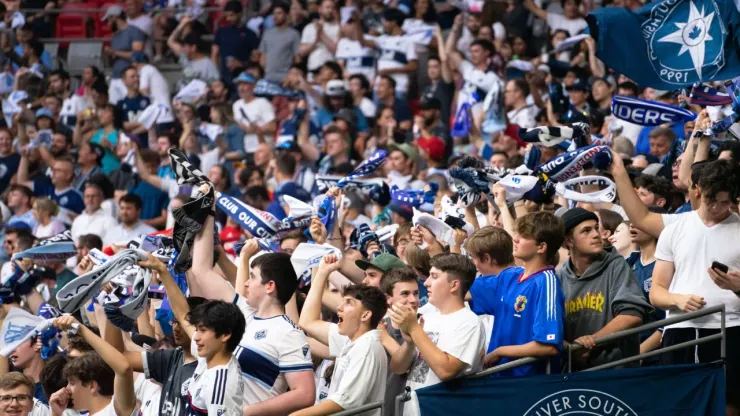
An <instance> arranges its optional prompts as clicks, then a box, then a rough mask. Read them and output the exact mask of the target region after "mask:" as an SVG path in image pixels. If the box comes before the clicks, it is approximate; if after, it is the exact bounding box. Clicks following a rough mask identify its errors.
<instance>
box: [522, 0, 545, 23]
mask: <svg viewBox="0 0 740 416" xmlns="http://www.w3.org/2000/svg"><path fill="white" fill-rule="evenodd" d="M522 5H523V6H524V7H525V8H526V9H527V10H529V12H530V13H532V14H534V15H535V16H537V17H539V18H540V19H542V20H547V12H546V11H544V10H542V9H541V8H540V7H539V6H537V5H536V4H534V1H532V0H524V2H523V3H522Z"/></svg>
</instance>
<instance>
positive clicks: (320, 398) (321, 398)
mask: <svg viewBox="0 0 740 416" xmlns="http://www.w3.org/2000/svg"><path fill="white" fill-rule="evenodd" d="M327 396H328V394H326V392H325V391H322V392H321V393H319V400H324V399H326V397H327Z"/></svg>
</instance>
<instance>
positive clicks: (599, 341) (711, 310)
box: [338, 305, 726, 416]
mask: <svg viewBox="0 0 740 416" xmlns="http://www.w3.org/2000/svg"><path fill="white" fill-rule="evenodd" d="M715 313H719V314H720V315H721V330H720V333H719V334H715V335H710V336H707V337H702V338H698V339H696V340H693V341H689V342H684V343H681V344H677V345H673V346H670V347H664V348H659V349H657V350H655V351H650V352H647V353H644V354H639V355H636V356H633V357H629V358H624V359H621V360H617V361H614V362H610V363H608V364H604V365H600V366H597V367H593V368H589V369H586V370H583V371H582V372H583V373H586V372H592V371H597V370H605V369H609V368H614V367H619V366H622V365H625V364H629V363H632V362H635V361H640V360H643V359H645V358H649V357H654V356H656V355H660V354H663V353H667V352H671V351H675V350H678V349H682V348H690V347H693V346H696V345H700V344H704V343H707V342H713V341H719V342H720V355H721V358H722V359H723V360H724V358H725V357H726V346H725V344H726V341H725V306H724V305H717V306H712V307H708V308H705V309H702V310H700V311H696V312H689V313H686V314H682V315H680V316H674V317H671V318H667V319H663V320H661V321H657V322H653V323H649V324H645V325H641V326H639V327H636V328H632V329H627V330H624V331H619V332H615V333H614V334H610V335H607V336H604V337H599V338H596V339H595V341H596V345H604V344H607V343H610V342H614V341H616V340H618V339H621V338H624V337H628V336H632V335H635V334H639V333H641V332H643V331H648V330H656V329H658V328H662V327H665V326H668V325H671V324H675V323H679V322H684V321H688V320H691V319H694V318H699V317H702V316H707V315H711V314H715ZM581 348H583V347H582V346H581V345H578V344H573V345H571V346H570V347H569V348H568V357H569V360H568V364H569V365H568V367H567V373H571V372H572V369H571V367H570V357H571V356H572V353H573V352H575V351H578V350H579V349H581ZM537 360H538V359H537V358H534V357H527V358H520V359H518V360H515V361H511V362H508V363H506V364H502V365H498V366H495V367H491V368H489V369H486V370H483V371H480V372H478V373H475V374H471V375H468V376H465V377H463V378H465V379H482V378H485V377H486V376H490V375H492V374H495V373H499V372H502V371H506V370H510V369H512V368H515V367H519V366H522V365H525V364H531V363H533V362H535V361H537ZM720 364H723V363H720ZM671 367H674V366H670V367H666V368H671ZM675 367H682V366H675ZM721 367H722V371H724V365H721ZM656 368H659V367H656ZM547 369H548V371H547V373H548V374H549V373H550V371H549V370H550V368H549V366H548V368H547ZM638 370H643V371H644V369H638ZM648 371H651V370H650V369H648ZM579 373H581V372H579ZM566 379H567V377H566ZM722 381H724V377H722ZM721 384H722V389H724V384H723V383H721ZM410 399H411V393H410V392H408V391H407V392H405V393H404V394H401V395H399V396H397V397H396V403H395V414H396V415H397V416H400V415H401V414H402V413H401V407H402V404H403V403H404V402H407V401H409V400H410ZM512 400H516V398H512ZM373 409H381V415H382V414H383V413H382V412H383V404H382V403H371V404H368V405H366V406H362V407H359V408H356V409H349V410H346V411H344V412H341V413H338V414H340V415H356V414H360V413H363V412H366V411H368V410H373Z"/></svg>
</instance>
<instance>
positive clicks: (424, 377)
mask: <svg viewBox="0 0 740 416" xmlns="http://www.w3.org/2000/svg"><path fill="white" fill-rule="evenodd" d="M424 332H425V333H426V334H427V336H428V337H429V339H430V340H432V342H433V343H434V344H435V345H436V346H437V348H439V349H440V350H442V351H444V352H446V353H447V354H449V355H451V356H453V357H455V358H457V359H458V360H460V361H462V362H463V363H465V368H464V370H463V371H462V373H461V374H470V373H475V372H477V371H480V370H481V368H482V357H483V355H484V354H485V349H484V348H485V345H486V340H485V337H486V334H485V329H484V327H483V324H482V323H481V321H480V319H478V316H477V315H476V314H475V313H473V311H471V310H470V308H468V307H464V308H462V309H460V310H459V311H457V312H453V313H450V314H446V315H442V314H441V313H439V312H438V311H434V312H428V313H426V314H424ZM441 381H442V380H440V378H439V377H437V374H435V373H434V371H432V369H431V368H430V367H429V364H427V363H426V361H424V357H420V356H419V352H418V350H417V352H416V357H415V358H414V363H413V364H412V365H411V370H410V371H409V376H408V380H407V381H406V386H408V387H410V388H411V390H416V389H419V388H422V387H427V386H433V385H435V384H438V383H440V382H441Z"/></svg>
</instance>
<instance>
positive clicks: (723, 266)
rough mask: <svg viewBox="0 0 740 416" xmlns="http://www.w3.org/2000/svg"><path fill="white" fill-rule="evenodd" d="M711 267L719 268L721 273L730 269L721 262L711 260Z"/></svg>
mask: <svg viewBox="0 0 740 416" xmlns="http://www.w3.org/2000/svg"><path fill="white" fill-rule="evenodd" d="M712 269H714V270H719V271H721V272H722V273H727V272H728V271H730V268H729V267H727V265H726V264H722V263H720V262H718V261H713V262H712Z"/></svg>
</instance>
